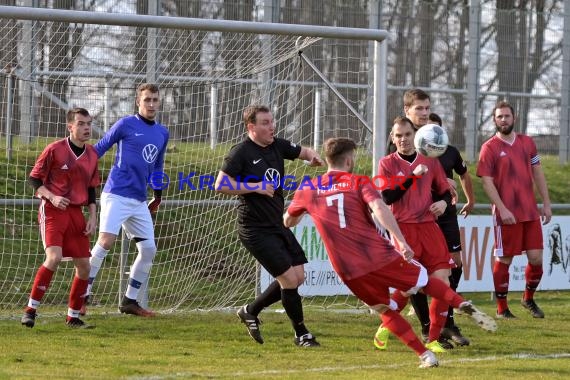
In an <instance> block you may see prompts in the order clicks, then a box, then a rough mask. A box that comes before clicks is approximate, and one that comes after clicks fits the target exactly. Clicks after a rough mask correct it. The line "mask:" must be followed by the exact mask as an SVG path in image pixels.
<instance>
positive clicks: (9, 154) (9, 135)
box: [6, 69, 16, 162]
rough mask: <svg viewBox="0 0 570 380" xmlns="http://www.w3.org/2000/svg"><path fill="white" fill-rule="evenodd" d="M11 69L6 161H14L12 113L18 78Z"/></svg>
mask: <svg viewBox="0 0 570 380" xmlns="http://www.w3.org/2000/svg"><path fill="white" fill-rule="evenodd" d="M13 70H14V69H11V70H10V72H9V73H8V96H7V99H6V160H8V162H10V161H11V160H12V117H13V116H12V112H13V105H14V89H15V88H16V76H15V75H14V73H13Z"/></svg>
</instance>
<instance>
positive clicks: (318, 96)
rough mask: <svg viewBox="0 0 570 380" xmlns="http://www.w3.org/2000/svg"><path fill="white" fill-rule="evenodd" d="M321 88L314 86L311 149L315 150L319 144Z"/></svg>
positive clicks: (317, 149)
mask: <svg viewBox="0 0 570 380" xmlns="http://www.w3.org/2000/svg"><path fill="white" fill-rule="evenodd" d="M322 93H323V90H321V89H320V88H318V87H317V88H315V117H314V119H315V136H314V138H313V149H314V150H316V151H317V152H318V151H319V148H320V146H321V98H322Z"/></svg>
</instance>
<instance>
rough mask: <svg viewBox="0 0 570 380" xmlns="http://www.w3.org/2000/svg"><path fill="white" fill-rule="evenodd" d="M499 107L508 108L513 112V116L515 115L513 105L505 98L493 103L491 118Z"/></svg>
mask: <svg viewBox="0 0 570 380" xmlns="http://www.w3.org/2000/svg"><path fill="white" fill-rule="evenodd" d="M501 108H509V109H510V110H511V113H512V114H513V116H515V110H514V108H513V106H511V104H510V103H509V102H507V101H505V100H501V101H499V102H497V104H495V108H493V113H492V114H491V116H492V117H493V120H495V111H496V110H498V109H501Z"/></svg>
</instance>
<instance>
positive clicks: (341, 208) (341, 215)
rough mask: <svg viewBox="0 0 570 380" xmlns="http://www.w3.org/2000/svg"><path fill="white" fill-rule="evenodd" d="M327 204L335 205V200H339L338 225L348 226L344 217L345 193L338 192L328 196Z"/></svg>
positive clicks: (341, 226)
mask: <svg viewBox="0 0 570 380" xmlns="http://www.w3.org/2000/svg"><path fill="white" fill-rule="evenodd" d="M326 200H327V206H333V202H334V201H337V211H338V225H339V226H340V228H346V219H345V217H344V194H343V193H338V194H333V195H329V196H328V197H326Z"/></svg>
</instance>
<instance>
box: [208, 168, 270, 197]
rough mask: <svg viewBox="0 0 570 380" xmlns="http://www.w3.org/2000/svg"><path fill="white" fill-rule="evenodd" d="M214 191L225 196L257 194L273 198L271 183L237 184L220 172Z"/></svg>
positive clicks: (234, 180)
mask: <svg viewBox="0 0 570 380" xmlns="http://www.w3.org/2000/svg"><path fill="white" fill-rule="evenodd" d="M214 186H215V189H216V191H217V192H218V193H222V194H226V195H243V194H250V193H258V194H261V195H267V196H268V197H273V193H274V192H275V191H274V187H273V184H272V183H271V182H263V181H262V182H248V183H245V182H238V181H237V180H236V179H235V178H234V177H232V176H230V175H228V174H226V173H224V172H223V171H221V170H220V172H219V173H218V176H217V177H216V183H215V185H214Z"/></svg>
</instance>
